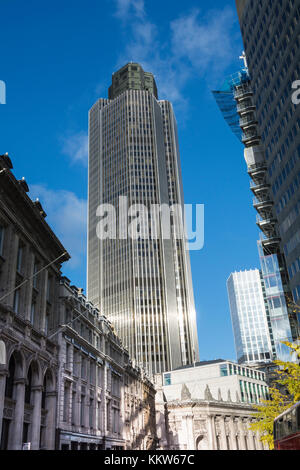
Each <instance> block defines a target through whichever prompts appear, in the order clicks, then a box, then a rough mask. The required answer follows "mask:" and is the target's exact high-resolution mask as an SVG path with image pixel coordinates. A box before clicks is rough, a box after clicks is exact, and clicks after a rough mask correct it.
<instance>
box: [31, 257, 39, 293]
mask: <svg viewBox="0 0 300 470" xmlns="http://www.w3.org/2000/svg"><path fill="white" fill-rule="evenodd" d="M38 270H39V265H38V263H37V261H36V260H34V265H33V279H32V285H33V287H34V288H35V289H37V287H38V276H37V272H38Z"/></svg>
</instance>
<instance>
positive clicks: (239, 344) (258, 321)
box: [227, 269, 272, 364]
mask: <svg viewBox="0 0 300 470" xmlns="http://www.w3.org/2000/svg"><path fill="white" fill-rule="evenodd" d="M227 290H228V298H229V305H230V313H231V321H232V327H233V334H234V342H235V349H236V355H237V360H238V362H239V364H251V363H252V364H255V363H259V362H262V363H266V362H269V361H271V360H272V343H271V338H270V331H269V326H268V313H267V311H266V308H267V304H266V298H265V293H264V287H263V280H262V276H261V273H260V271H259V270H258V269H254V270H249V271H240V272H235V273H232V274H231V275H230V277H229V278H228V280H227Z"/></svg>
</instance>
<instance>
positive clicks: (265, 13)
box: [236, 0, 300, 337]
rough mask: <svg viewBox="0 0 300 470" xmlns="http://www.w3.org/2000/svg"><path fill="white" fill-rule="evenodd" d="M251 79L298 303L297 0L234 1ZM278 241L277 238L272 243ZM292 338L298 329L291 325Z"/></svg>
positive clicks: (277, 219) (299, 11) (299, 6)
mask: <svg viewBox="0 0 300 470" xmlns="http://www.w3.org/2000/svg"><path fill="white" fill-rule="evenodd" d="M236 5H237V11H238V15H239V21H240V26H241V32H242V37H243V41H244V47H245V52H246V57H247V62H248V68H249V74H250V77H251V88H252V90H253V103H254V104H255V107H256V118H257V121H258V130H259V136H260V137H261V143H262V146H263V151H264V153H265V162H264V163H265V166H266V180H265V183H266V184H267V185H268V186H269V188H270V190H269V195H270V203H271V202H272V203H273V208H272V212H273V216H274V217H273V220H272V223H273V221H274V222H275V227H274V228H275V230H276V232H277V234H278V237H279V239H278V243H279V245H280V252H281V253H283V254H284V257H285V261H286V266H287V270H288V273H289V284H290V290H291V292H292V293H293V297H294V300H295V301H297V302H298V303H299V299H300V105H296V104H294V103H293V102H292V94H293V92H294V90H293V89H292V84H293V82H294V81H295V80H299V79H300V4H299V1H296V0H272V1H253V0H236ZM274 241H275V240H274ZM292 328H293V336H294V337H296V336H297V331H296V329H297V327H296V325H292Z"/></svg>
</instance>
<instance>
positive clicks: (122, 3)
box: [116, 0, 145, 21]
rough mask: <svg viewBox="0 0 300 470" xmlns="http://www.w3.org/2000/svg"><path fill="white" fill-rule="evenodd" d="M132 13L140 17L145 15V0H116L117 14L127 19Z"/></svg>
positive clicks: (122, 18)
mask: <svg viewBox="0 0 300 470" xmlns="http://www.w3.org/2000/svg"><path fill="white" fill-rule="evenodd" d="M131 15H134V16H136V17H138V18H143V17H144V15H145V5H144V0H116V16H117V17H118V18H120V19H121V20H124V21H126V20H127V19H128V17H129V16H131Z"/></svg>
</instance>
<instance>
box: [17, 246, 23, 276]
mask: <svg viewBox="0 0 300 470" xmlns="http://www.w3.org/2000/svg"><path fill="white" fill-rule="evenodd" d="M23 251H24V247H23V245H22V243H21V242H19V248H18V256H17V271H18V273H21V272H22V262H23Z"/></svg>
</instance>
